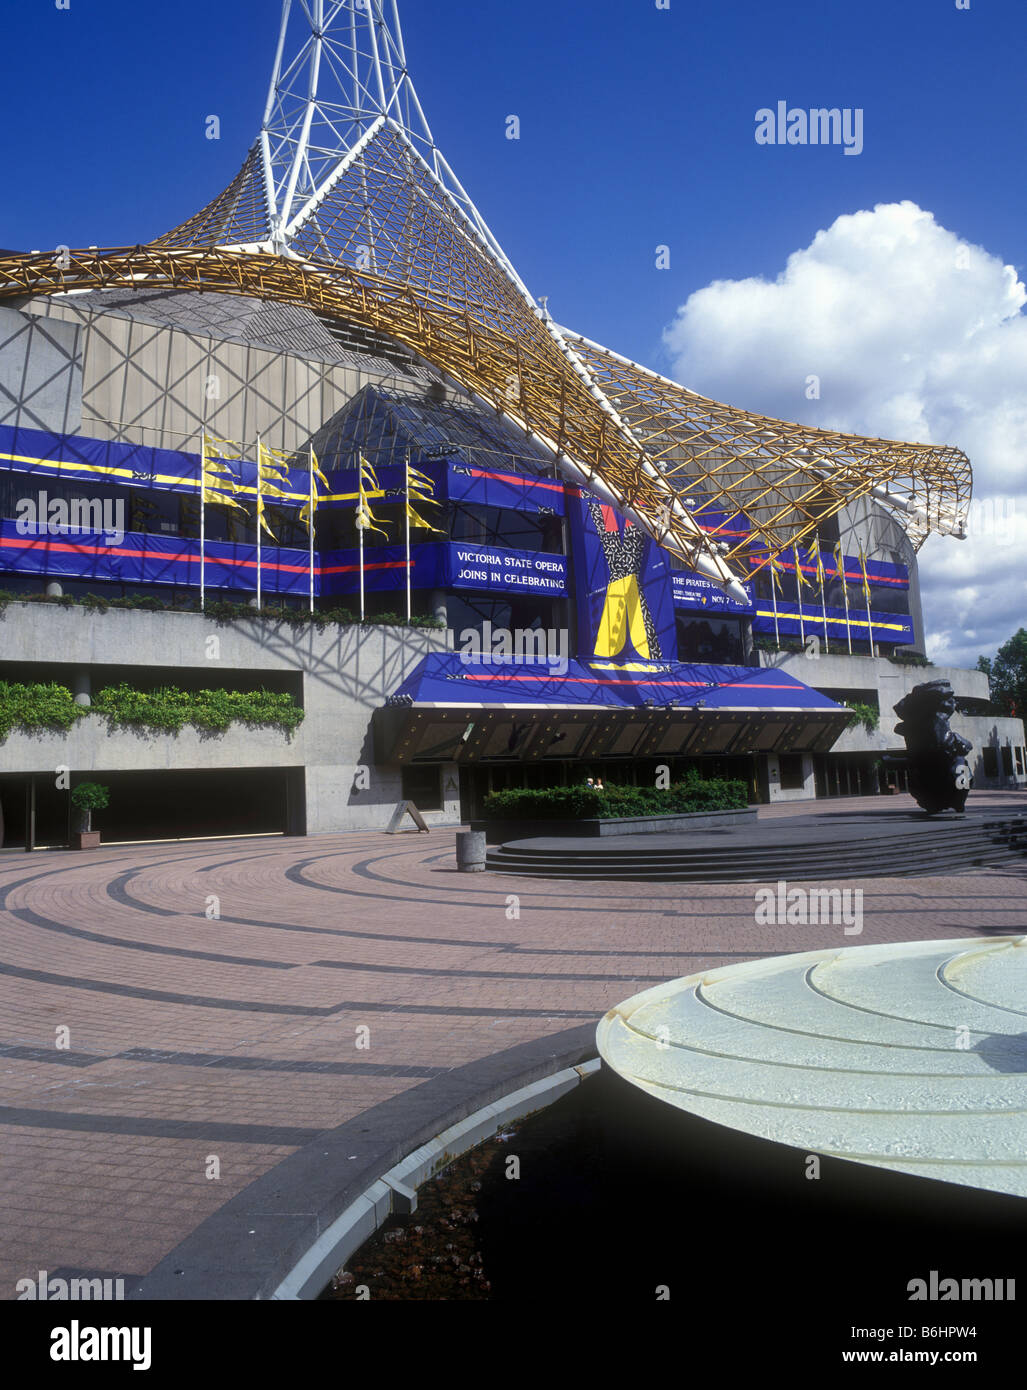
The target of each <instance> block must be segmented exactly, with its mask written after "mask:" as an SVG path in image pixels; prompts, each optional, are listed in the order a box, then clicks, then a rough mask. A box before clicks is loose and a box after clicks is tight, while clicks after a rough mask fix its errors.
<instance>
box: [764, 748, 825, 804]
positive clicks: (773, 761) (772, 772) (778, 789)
mask: <svg viewBox="0 0 1027 1390" xmlns="http://www.w3.org/2000/svg"><path fill="white" fill-rule="evenodd" d="M800 756H801V757H802V786H801V787H782V786H781V762H780V759H779V758H778V756H777V754H776V753H768V754H767V792H768V795H769V798H770V800H771V801H812V800H813V799H814V797H815V796H816V794H817V788H816V781H815V779H814V772H813V754H812V753H803V754H801V755H800Z"/></svg>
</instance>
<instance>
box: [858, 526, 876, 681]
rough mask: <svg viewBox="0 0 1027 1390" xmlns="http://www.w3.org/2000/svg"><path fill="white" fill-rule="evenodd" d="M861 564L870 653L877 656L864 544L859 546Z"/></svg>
mask: <svg viewBox="0 0 1027 1390" xmlns="http://www.w3.org/2000/svg"><path fill="white" fill-rule="evenodd" d="M859 565H860V569H862V571H863V598H864V599H865V600H866V609H867V642H868V643H869V644H870V655H871V656H876V655H877V653H876V652H875V651H874V624H873V622H872V620H871V617H870V580H869V579H868V578H867V560H866V556H865V555H864V554H863V547H862V545H861V546H860V548H859Z"/></svg>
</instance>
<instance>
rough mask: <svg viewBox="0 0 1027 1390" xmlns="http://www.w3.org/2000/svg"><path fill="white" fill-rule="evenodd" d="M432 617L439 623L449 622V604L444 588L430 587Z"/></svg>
mask: <svg viewBox="0 0 1027 1390" xmlns="http://www.w3.org/2000/svg"><path fill="white" fill-rule="evenodd" d="M429 602H430V604H431V611H432V617H433V618H437V619H438V620H439V622H441V623H447V624H448V622H449V606H448V602H447V594H446V591H445V589H432V591H431V599H430V600H429Z"/></svg>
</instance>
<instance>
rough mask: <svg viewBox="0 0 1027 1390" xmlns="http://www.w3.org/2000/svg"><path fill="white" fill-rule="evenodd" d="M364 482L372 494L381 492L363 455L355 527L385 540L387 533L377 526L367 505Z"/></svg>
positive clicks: (374, 474)
mask: <svg viewBox="0 0 1027 1390" xmlns="http://www.w3.org/2000/svg"><path fill="white" fill-rule="evenodd" d="M365 482H368V483H370V484H371V491H372V492H381V488H380V487H379V486H378V477H377V474H376V473H375V471H374V469H373V468H372V467H371V465H370V464H369V463H368V461H367V459H365V458H364V457H363V455H361V456H360V492H359V500H358V501H357V527H358V528H359V530H361V531H377V532H379V533H380V534H381V535H383V536H385V537H386V539H388V535H389V533H388V531H386V530H385V529H384V527H382V526H379V524H378V518H377V517H376V516H375V515H374V513H373V512H372V511H371V508H370V507H369V506H368V505H367V492H366V491H365V489H364V483H365Z"/></svg>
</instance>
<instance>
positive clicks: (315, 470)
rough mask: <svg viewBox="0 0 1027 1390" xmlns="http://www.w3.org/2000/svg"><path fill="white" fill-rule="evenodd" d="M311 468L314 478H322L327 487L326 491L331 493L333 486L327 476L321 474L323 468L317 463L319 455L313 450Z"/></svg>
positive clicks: (311, 452)
mask: <svg viewBox="0 0 1027 1390" xmlns="http://www.w3.org/2000/svg"><path fill="white" fill-rule="evenodd" d="M310 467H311V469H312V471H313V474H314V477H315V478H320V479H321V481H322V482H323V483H324V485H325V490H326V491H327V492H331V490H332V488H331V484H330V483H329V481H328V479H327V478H326V477H325V475H324V474H323V473H322V472H321V467H320V465H319V463H318V461H317V455H316V454H315V453H314V451H313V449H311V451H310Z"/></svg>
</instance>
